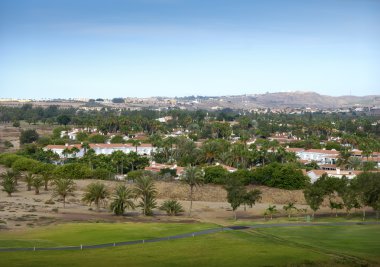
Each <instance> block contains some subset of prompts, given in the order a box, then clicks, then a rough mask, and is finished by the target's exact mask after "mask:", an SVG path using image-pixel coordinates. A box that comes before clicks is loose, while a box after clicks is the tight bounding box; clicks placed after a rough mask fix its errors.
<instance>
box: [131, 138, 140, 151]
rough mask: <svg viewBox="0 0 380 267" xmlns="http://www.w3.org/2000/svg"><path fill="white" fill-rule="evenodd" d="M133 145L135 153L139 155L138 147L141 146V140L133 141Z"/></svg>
mask: <svg viewBox="0 0 380 267" xmlns="http://www.w3.org/2000/svg"><path fill="white" fill-rule="evenodd" d="M131 144H132V145H133V146H134V147H135V150H136V151H135V152H136V153H137V147H138V146H140V145H141V142H140V141H139V140H131Z"/></svg>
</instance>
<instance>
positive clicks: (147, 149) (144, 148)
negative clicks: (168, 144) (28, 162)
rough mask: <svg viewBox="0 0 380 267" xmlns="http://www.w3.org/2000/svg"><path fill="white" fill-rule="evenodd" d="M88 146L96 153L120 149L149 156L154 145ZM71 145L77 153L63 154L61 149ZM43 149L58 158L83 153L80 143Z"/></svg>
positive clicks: (79, 155) (106, 153)
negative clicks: (51, 152) (56, 155)
mask: <svg viewBox="0 0 380 267" xmlns="http://www.w3.org/2000/svg"><path fill="white" fill-rule="evenodd" d="M89 146H90V148H91V149H93V150H94V151H95V154H96V155H100V154H104V155H111V154H112V152H114V151H122V152H124V153H126V154H128V153H130V152H137V154H139V155H141V156H149V155H151V153H152V152H154V151H155V147H153V146H152V144H140V145H139V146H137V147H135V146H133V145H132V144H89ZM73 147H76V148H78V149H79V152H78V153H75V154H69V155H64V153H63V151H64V150H65V149H66V148H67V149H69V150H71V149H72V148H73ZM44 150H45V151H46V150H51V151H53V152H54V153H56V154H58V155H59V157H60V158H65V157H79V158H80V157H83V155H84V148H82V145H80V144H75V145H48V146H46V147H45V148H44Z"/></svg>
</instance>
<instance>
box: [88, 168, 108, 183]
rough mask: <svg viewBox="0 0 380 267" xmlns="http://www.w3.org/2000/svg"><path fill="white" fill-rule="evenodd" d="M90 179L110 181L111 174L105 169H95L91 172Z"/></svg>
mask: <svg viewBox="0 0 380 267" xmlns="http://www.w3.org/2000/svg"><path fill="white" fill-rule="evenodd" d="M91 176H92V178H94V179H99V180H111V179H112V178H113V175H112V173H111V172H110V171H109V170H107V169H102V168H97V169H95V170H93V171H92V175H91Z"/></svg>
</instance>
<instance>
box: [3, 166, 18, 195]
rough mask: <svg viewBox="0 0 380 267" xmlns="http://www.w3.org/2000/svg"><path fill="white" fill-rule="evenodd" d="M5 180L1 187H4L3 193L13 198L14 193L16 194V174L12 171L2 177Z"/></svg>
mask: <svg viewBox="0 0 380 267" xmlns="http://www.w3.org/2000/svg"><path fill="white" fill-rule="evenodd" d="M1 177H2V178H3V180H2V181H1V185H2V186H3V191H4V192H7V193H8V196H9V197H11V196H12V193H13V192H16V180H15V176H14V173H13V172H12V171H7V172H6V173H3V174H2V175H1Z"/></svg>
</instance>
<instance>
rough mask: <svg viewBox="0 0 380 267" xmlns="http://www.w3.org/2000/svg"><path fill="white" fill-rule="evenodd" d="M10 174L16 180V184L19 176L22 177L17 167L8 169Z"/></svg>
mask: <svg viewBox="0 0 380 267" xmlns="http://www.w3.org/2000/svg"><path fill="white" fill-rule="evenodd" d="M7 174H8V175H11V176H12V177H13V179H14V180H15V185H17V184H18V178H19V177H20V171H19V170H17V169H14V168H12V170H10V171H7Z"/></svg>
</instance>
